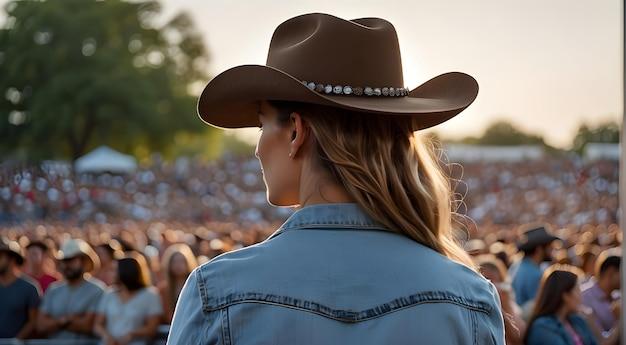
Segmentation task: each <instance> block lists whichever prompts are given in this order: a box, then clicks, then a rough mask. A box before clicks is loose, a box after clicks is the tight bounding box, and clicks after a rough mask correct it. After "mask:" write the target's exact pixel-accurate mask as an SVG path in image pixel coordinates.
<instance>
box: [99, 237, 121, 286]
mask: <svg viewBox="0 0 626 345" xmlns="http://www.w3.org/2000/svg"><path fill="white" fill-rule="evenodd" d="M95 251H96V253H97V254H98V258H99V259H100V269H99V270H98V271H97V272H96V273H95V274H94V277H96V278H97V279H99V280H100V281H102V282H103V283H104V284H106V285H107V286H111V285H113V284H114V283H115V281H116V276H117V260H118V259H121V258H122V257H123V256H124V252H123V251H122V247H121V246H120V244H119V242H117V240H110V241H108V242H106V243H102V244H99V245H97V246H96V247H95Z"/></svg>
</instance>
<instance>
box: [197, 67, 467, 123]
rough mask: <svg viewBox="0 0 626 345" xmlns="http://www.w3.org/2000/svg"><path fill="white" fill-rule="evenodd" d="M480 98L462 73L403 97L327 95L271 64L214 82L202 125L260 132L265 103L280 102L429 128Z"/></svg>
mask: <svg viewBox="0 0 626 345" xmlns="http://www.w3.org/2000/svg"><path fill="white" fill-rule="evenodd" d="M477 94H478V83H477V82H476V80H475V79H474V78H473V77H471V76H470V75H467V74H465V73H461V72H449V73H445V74H441V75H439V76H437V77H434V78H432V79H430V80H429V81H427V82H425V83H423V84H422V85H420V86H418V87H417V88H415V89H413V90H411V91H410V92H409V94H408V96H404V97H379V96H345V95H326V94H321V93H319V92H316V91H313V90H311V89H309V88H308V87H307V86H306V85H304V84H303V83H302V82H301V81H300V80H298V79H297V78H294V77H293V76H291V75H289V74H288V73H285V72H283V71H281V70H279V69H276V68H273V67H271V66H266V65H242V66H237V67H233V68H231V69H228V70H226V71H224V72H222V73H220V74H219V75H217V76H216V77H215V78H213V79H212V80H211V81H210V82H209V83H208V84H207V85H206V87H205V88H204V90H203V91H202V94H201V95H200V98H199V99H198V115H199V116H200V118H201V119H202V121H204V122H206V123H207V124H209V125H212V126H214V127H218V128H242V127H258V126H259V119H258V104H257V102H258V101H260V100H281V101H298V102H304V103H313V104H319V105H325V106H332V107H340V108H344V109H348V110H353V111H360V112H365V113H374V114H381V115H397V116H416V117H417V119H418V122H419V128H417V129H424V128H428V127H432V126H435V125H437V124H440V123H442V122H444V121H447V120H449V119H451V118H452V117H454V116H455V115H457V114H458V113H460V112H461V111H463V110H464V109H465V108H467V107H468V106H469V105H470V104H472V102H473V101H474V99H476V96H477Z"/></svg>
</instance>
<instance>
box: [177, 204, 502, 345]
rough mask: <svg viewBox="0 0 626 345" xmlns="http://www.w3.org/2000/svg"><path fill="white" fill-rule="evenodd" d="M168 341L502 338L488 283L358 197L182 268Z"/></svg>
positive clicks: (315, 208) (308, 211) (300, 214)
mask: <svg viewBox="0 0 626 345" xmlns="http://www.w3.org/2000/svg"><path fill="white" fill-rule="evenodd" d="M168 344H170V345H182V344H185V345H196V344H359V345H360V344H480V345H489V344H498V345H499V344H504V326H503V320H502V314H501V312H500V301H499V297H498V294H497V292H496V290H495V288H494V286H493V285H492V284H491V283H489V282H488V281H487V280H485V279H484V278H483V277H482V276H481V275H480V274H478V273H476V272H474V271H473V270H471V269H469V268H467V267H466V266H463V265H461V264H458V263H455V262H453V261H451V260H450V259H448V258H446V257H445V256H443V255H441V254H439V253H437V252H436V251H434V250H432V249H430V248H428V247H426V246H423V245H420V244H418V243H417V242H415V241H413V240H411V239H409V238H408V237H406V236H403V235H400V234H397V233H395V232H392V231H389V230H387V229H385V227H383V226H382V225H380V224H378V223H376V222H375V221H374V220H373V219H372V218H371V217H369V216H368V215H367V214H366V213H365V212H364V211H363V210H361V209H360V208H359V207H358V206H357V205H356V204H321V205H312V206H307V207H304V208H302V209H300V210H298V211H296V212H295V213H294V214H293V215H292V216H291V217H290V218H289V219H288V220H287V221H286V222H285V223H284V224H283V225H282V226H281V227H280V228H279V229H278V230H277V231H276V232H275V233H274V234H272V235H271V236H270V237H269V238H268V239H266V240H265V241H263V242H261V243H258V244H256V245H253V246H249V247H246V248H243V249H240V250H236V251H232V252H229V253H225V254H222V255H220V256H217V257H215V258H214V259H213V260H211V261H209V262H208V263H206V264H204V265H202V266H200V267H198V268H196V269H195V270H194V271H193V272H192V274H191V275H190V276H189V278H188V280H187V282H186V283H185V286H184V288H183V290H182V292H181V296H180V298H179V301H178V305H177V306H176V310H175V314H174V319H173V321H172V326H171V330H170V334H169V337H168Z"/></svg>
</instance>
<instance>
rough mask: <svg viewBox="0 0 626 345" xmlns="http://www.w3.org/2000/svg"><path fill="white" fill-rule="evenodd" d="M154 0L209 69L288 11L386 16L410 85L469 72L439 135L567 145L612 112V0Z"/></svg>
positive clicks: (243, 58) (236, 61) (614, 115)
mask: <svg viewBox="0 0 626 345" xmlns="http://www.w3.org/2000/svg"><path fill="white" fill-rule="evenodd" d="M4 2H5V1H3V0H0V4H1V3H4ZM162 3H163V4H164V9H165V16H171V15H172V14H173V13H175V12H177V11H179V10H186V11H188V12H189V13H190V14H191V15H192V17H193V18H194V20H195V24H196V25H197V26H198V27H199V28H200V30H201V31H202V32H203V33H204V35H205V40H206V44H207V46H208V48H209V52H210V54H211V66H210V73H211V75H213V76H215V75H217V74H218V73H219V72H221V71H224V70H226V69H228V68H230V67H233V66H236V65H241V64H250V63H255V64H264V63H265V60H266V57H267V49H268V46H269V41H270V39H271V36H272V32H273V31H274V29H275V28H276V26H278V24H280V23H281V22H283V21H285V20H286V19H289V18H291V17H294V16H297V15H300V14H303V13H308V12H325V13H329V14H332V15H335V16H338V17H342V18H344V19H354V18H360V17H381V18H385V19H387V20H389V21H390V22H391V23H393V24H394V26H395V28H396V31H397V33H398V37H399V40H400V49H401V53H402V62H403V68H404V80H405V84H406V85H407V86H408V87H409V88H414V87H417V86H418V85H420V84H421V83H423V82H425V81H427V80H428V79H430V78H432V77H434V76H437V75H439V74H441V73H445V72H449V71H462V72H465V73H468V74H470V75H472V76H474V77H475V78H476V79H477V80H478V83H479V85H480V92H479V94H478V98H477V99H476V101H475V102H474V103H473V104H472V105H471V106H470V107H469V108H468V109H467V110H465V111H464V112H463V113H461V114H460V115H459V116H457V117H455V118H454V119H452V120H450V121H448V122H446V123H444V124H442V125H440V126H438V127H437V129H436V130H437V132H439V133H441V134H442V135H443V136H444V137H463V136H467V135H479V134H480V133H481V132H482V130H484V128H485V127H486V126H487V125H488V124H490V123H491V122H493V121H494V120H496V119H508V120H510V121H512V122H513V123H514V124H516V125H518V126H519V127H521V128H522V129H527V130H530V131H534V132H537V133H539V134H542V135H544V137H545V138H546V140H547V141H548V143H550V144H552V145H556V146H559V147H567V146H569V144H570V143H571V139H572V136H573V134H574V133H575V131H576V129H577V128H578V126H579V125H580V123H581V122H582V121H585V122H587V123H590V124H595V123H598V122H600V121H603V120H620V121H621V117H622V111H623V110H622V104H623V102H622V94H623V93H622V75H623V73H622V51H623V50H622V4H621V1H619V0H601V1H590V0H587V1H583V0H578V1H572V0H549V1H546V0H524V1H518V0H517V1H513V0H472V1H467V0H413V1H401V0H395V1H394V0H385V1H381V0H341V1H339V0H334V1H328V0H315V1H310V0H308V1H307V0H273V1H269V0H256V1H252V0H237V1H233V0H162ZM68 19H71V17H68ZM254 132H258V131H256V130H254ZM248 133H250V132H248Z"/></svg>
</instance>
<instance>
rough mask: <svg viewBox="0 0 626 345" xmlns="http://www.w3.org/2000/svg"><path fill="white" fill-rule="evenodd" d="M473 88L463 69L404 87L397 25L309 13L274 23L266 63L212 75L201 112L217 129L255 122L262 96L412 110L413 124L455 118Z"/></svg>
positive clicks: (392, 111)
mask: <svg viewBox="0 0 626 345" xmlns="http://www.w3.org/2000/svg"><path fill="white" fill-rule="evenodd" d="M477 94H478V83H477V82H476V80H475V79H474V78H472V77H471V76H469V75H467V74H465V73H460V72H450V73H445V74H442V75H439V76H437V77H434V78H432V79H430V80H429V81H427V82H425V83H423V84H422V85H420V86H418V87H417V88H415V89H413V90H409V89H408V88H406V87H405V85H404V79H403V76H402V62H401V58H400V47H399V45H398V37H397V35H396V30H395V28H394V27H393V25H392V24H391V23H390V22H388V21H386V20H384V19H381V18H359V19H352V20H344V19H341V18H337V17H335V16H332V15H328V14H323V13H310V14H304V15H300V16H297V17H294V18H291V19H288V20H287V21H285V22H283V23H282V24H280V25H279V26H278V27H277V28H276V30H275V31H274V34H273V36H272V40H271V42H270V47H269V53H268V56H267V63H266V65H242V66H237V67H233V68H231V69H228V70H226V71H224V72H222V73H221V74H219V75H218V76H216V77H215V78H213V79H212V80H211V81H210V82H209V83H208V85H207V86H206V87H205V88H204V91H203V92H202V95H201V96H200V99H199V101H198V114H199V115H200V118H201V119H202V120H203V121H204V122H206V123H208V124H210V125H213V126H215V127H221V128H240V127H254V126H258V125H259V120H258V114H257V111H258V105H257V102H258V101H259V100H282V101H298V102H304V103H313V104H319V105H325V106H332V107H339V108H344V109H348V110H353V111H359V112H364V113H374V114H381V115H397V116H413V117H415V118H417V119H418V120H419V128H416V130H417V129H423V128H427V127H431V126H435V125H437V124H439V123H442V122H444V121H446V120H448V119H450V118H452V117H454V116H455V115H457V114H458V113H460V112H461V111H463V109H465V108H467V107H468V106H469V105H470V104H472V102H473V101H474V99H475V98H476V95H477Z"/></svg>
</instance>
